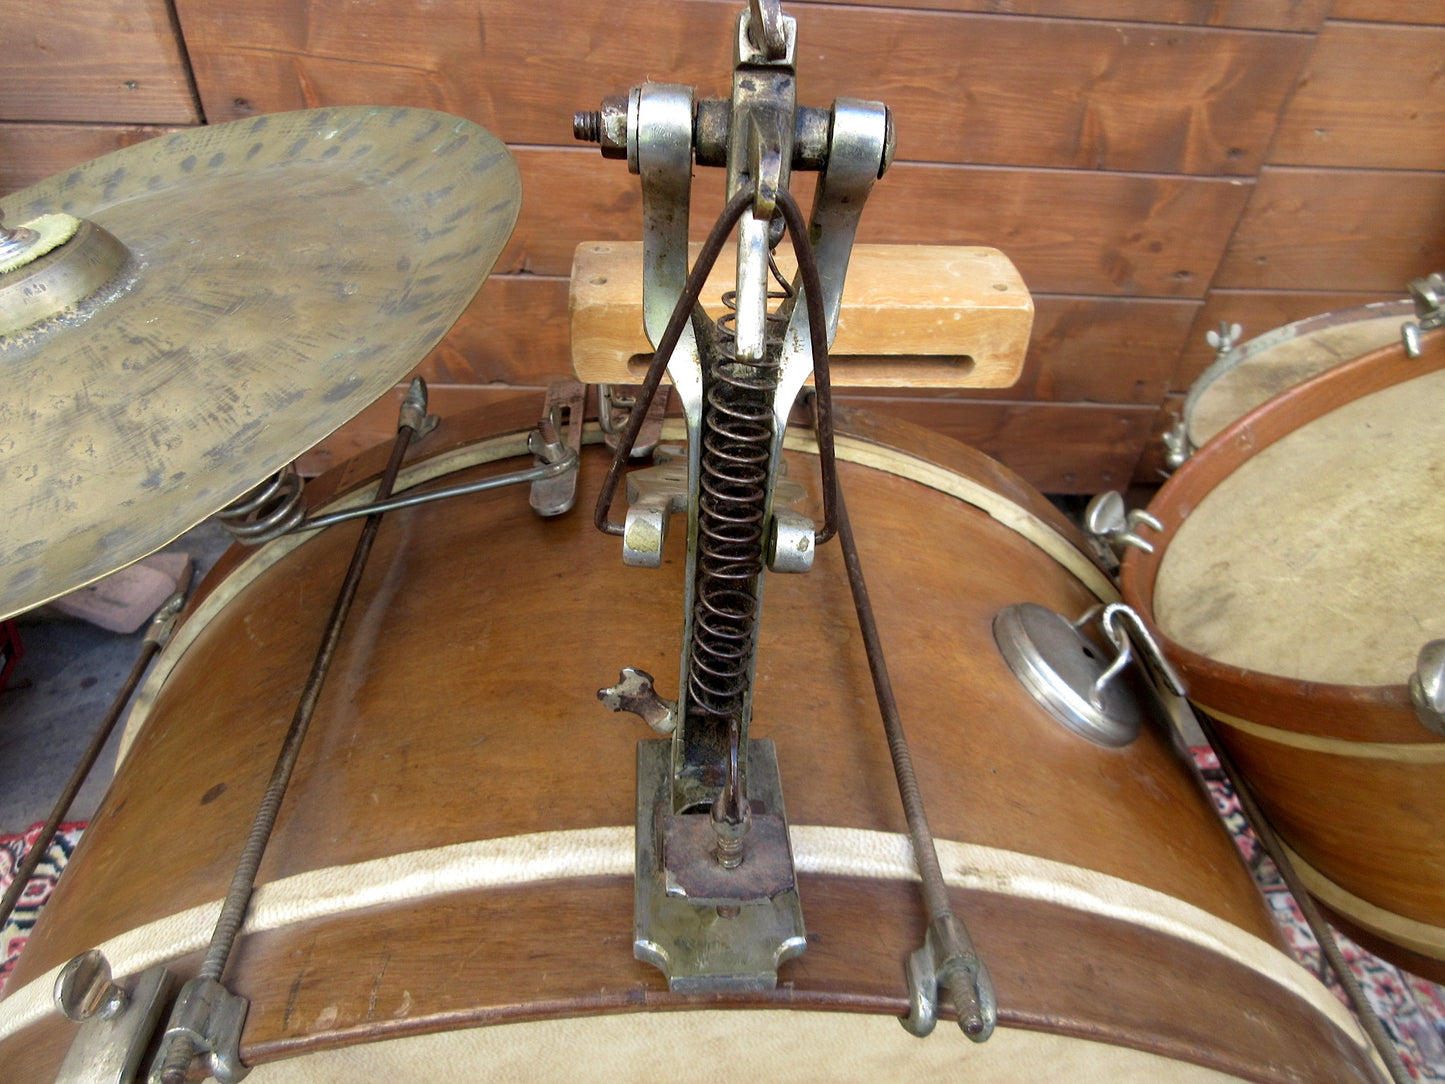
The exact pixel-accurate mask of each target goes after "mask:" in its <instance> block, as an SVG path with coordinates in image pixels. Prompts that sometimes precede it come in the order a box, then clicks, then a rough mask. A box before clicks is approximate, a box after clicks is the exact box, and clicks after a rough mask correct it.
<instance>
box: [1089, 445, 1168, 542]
mask: <svg viewBox="0 0 1445 1084" xmlns="http://www.w3.org/2000/svg"><path fill="white" fill-rule="evenodd" d="M1181 462H1182V461H1181ZM1144 527H1148V528H1149V529H1150V530H1152V531H1162V530H1163V529H1164V524H1162V523H1160V522H1159V520H1158V519H1157V518H1155V517H1154V516H1152V515H1150V514H1149V513H1148V512H1146V511H1144V509H1142V508H1135V509H1132V510H1126V509H1125V507H1124V496H1123V494H1121V493H1119V492H1118V491H1117V490H1112V489H1110V490H1106V491H1105V492H1103V493H1099V494H1096V495H1095V496H1094V499H1093V500H1091V501H1090V502H1089V506H1088V507H1087V508H1086V509H1085V510H1084V530H1085V532H1086V533H1087V534H1088V536H1089V538H1090V539H1092V540H1093V541H1094V543H1095V545H1096V547H1097V548H1099V549H1100V550H1101V551H1102V554H1103V555H1106V556H1109V557H1111V558H1112V559H1113V563H1114V564H1117V563H1118V560H1119V559H1120V558H1122V557H1123V556H1124V551H1125V550H1127V549H1129V548H1131V547H1132V548H1134V549H1138V550H1143V551H1144V552H1145V553H1153V552H1154V543H1152V542H1150V541H1149V540H1148V539H1147V538H1145V537H1144V536H1143V535H1142V534H1140V533H1139V532H1140V529H1141V528H1144Z"/></svg>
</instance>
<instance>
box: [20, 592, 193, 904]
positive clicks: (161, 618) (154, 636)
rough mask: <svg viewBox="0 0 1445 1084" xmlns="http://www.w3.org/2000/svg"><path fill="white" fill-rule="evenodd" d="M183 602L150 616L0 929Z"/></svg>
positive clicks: (24, 867) (174, 599)
mask: <svg viewBox="0 0 1445 1084" xmlns="http://www.w3.org/2000/svg"><path fill="white" fill-rule="evenodd" d="M185 601H186V593H185V590H184V589H182V590H180V591H177V592H176V593H175V594H174V595H172V596H171V597H170V598H168V599H167V600H166V604H165V605H164V606H162V607H161V608H160V609H159V610H158V611H157V612H156V615H155V616H154V617H152V618H151V621H150V627H149V628H147V629H146V634H145V638H144V640H143V641H142V643H141V651H140V657H139V658H137V659H136V661H135V665H134V666H132V667H131V671H130V674H129V676H128V677H127V678H126V679H125V684H123V685H122V686H121V688H120V691H119V692H118V693H116V694H115V699H114V700H112V701H111V703H110V710H109V711H107V712H106V715H105V719H104V720H103V721H102V722H101V724H100V727H99V729H97V730H96V732H95V736H94V737H92V738H91V739H90V745H89V746H87V747H86V750H85V752H84V753H83V754H82V755H81V758H80V761H79V763H77V764H76V766H75V770H74V771H72V772H71V773H70V780H69V782H67V783H66V784H65V790H63V791H62V792H61V795H60V797H59V798H58V799H56V802H55V807H54V808H53V809H51V811H50V819H49V820H47V821H46V822H45V827H43V828H41V829H40V835H39V837H38V838H37V839H36V840H35V843H34V845H33V846H31V848H30V850H29V851H28V852H27V853H26V855H25V860H24V861H23V862H21V863H20V866H19V868H18V869H16V871H15V879H14V880H13V881H11V882H10V887H9V888H8V889H6V890H5V896H4V898H3V899H0V928H3V927H4V925H5V923H6V922H8V921H10V915H11V914H12V913H13V912H14V910H15V905H16V904H17V903H19V902H20V895H21V893H23V892H24V891H25V884H26V882H27V881H29V880H30V878H31V877H33V876H35V870H36V867H38V866H39V865H40V862H41V860H42V859H43V858H44V857H45V852H46V851H47V850H49V849H50V842H51V840H53V839H54V838H55V832H56V830H57V829H58V828H59V827H60V822H61V821H63V820H64V819H65V814H66V813H68V812H69V811H70V805H71V803H72V802H74V801H75V796H76V795H77V794H79V793H80V788H81V786H82V785H83V784H84V783H85V780H86V777H87V776H88V775H90V770H91V769H92V768H94V767H95V762H96V761H97V760H98V759H99V758H100V754H101V752H102V750H104V749H105V743H106V741H107V740H109V738H110V735H111V731H113V730H114V729H115V724H116V723H117V722H118V721H119V720H120V717H121V714H122V713H123V712H124V711H125V706H126V705H127V704H129V703H130V698H131V696H132V695H133V694H134V693H135V690H136V686H137V685H139V684H140V679H141V678H142V677H143V676H144V675H145V672H146V667H147V666H149V665H150V662H151V660H152V659H153V658H155V657H156V652H158V651H159V650H160V649H161V648H162V647H164V646H165V643H166V641H167V640H168V639H170V635H171V629H172V628H174V627H175V622H176V615H177V614H179V613H180V612H181V607H182V606H183V605H184V604H185Z"/></svg>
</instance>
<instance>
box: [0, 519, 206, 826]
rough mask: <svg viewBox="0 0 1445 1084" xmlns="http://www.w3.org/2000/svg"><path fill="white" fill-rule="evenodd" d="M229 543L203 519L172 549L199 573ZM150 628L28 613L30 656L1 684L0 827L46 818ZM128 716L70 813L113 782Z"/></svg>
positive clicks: (87, 813)
mask: <svg viewBox="0 0 1445 1084" xmlns="http://www.w3.org/2000/svg"><path fill="white" fill-rule="evenodd" d="M229 544H230V540H229V538H228V536H227V535H226V533H225V531H224V530H223V529H222V528H221V527H220V526H218V525H216V524H214V523H210V522H208V523H204V524H202V525H201V526H200V527H198V528H196V529H195V530H194V531H191V532H189V533H188V534H185V535H182V536H181V537H180V538H178V539H177V540H176V541H175V542H172V543H171V544H170V545H169V546H167V547H166V549H167V550H173V551H179V552H182V553H189V554H190V555H191V557H192V559H193V560H194V561H195V563H196V569H197V571H196V576H197V580H199V577H200V575H201V574H203V573H204V571H205V570H206V569H208V568H210V566H211V565H212V564H213V563H214V562H215V560H216V558H217V557H218V556H220V554H221V553H222V552H223V551H224V550H225V549H226V547H227V546H228V545H229ZM144 635H145V629H144V627H142V629H141V630H140V631H138V632H134V633H131V634H130V635H125V636H123V635H119V634H117V633H113V632H107V631H105V630H104V629H99V628H96V627H95V626H94V625H89V624H86V623H85V622H83V621H78V620H74V619H70V618H52V617H43V616H38V615H25V616H23V617H21V618H20V638H21V641H22V643H23V644H24V647H25V656H24V658H22V659H21V660H20V662H19V663H18V664H17V665H16V667H15V670H14V672H13V673H12V674H11V675H10V681H9V686H8V688H6V690H5V691H4V692H0V835H9V834H14V833H16V832H21V831H24V830H25V829H26V828H28V827H30V826H31V825H32V824H35V823H36V822H37V821H43V820H45V819H46V818H47V817H48V816H49V815H50V810H51V808H52V807H53V806H54V805H55V802H56V799H57V798H58V797H59V796H60V793H61V791H63V790H64V789H65V784H66V781H67V780H68V779H69V778H70V775H71V772H72V771H73V770H74V769H75V765H76V764H77V763H78V762H79V760H80V758H81V755H82V754H83V753H84V752H85V750H86V748H87V747H88V746H89V745H90V742H91V739H92V738H93V737H94V735H95V733H96V731H97V730H98V729H99V727H100V725H101V723H102V722H103V721H104V719H105V714H106V711H107V710H108V709H109V708H110V704H111V701H112V700H113V699H114V698H115V694H116V692H117V691H118V690H119V689H120V687H121V685H122V684H123V683H124V681H125V679H126V676H127V675H128V674H129V673H130V671H131V668H132V667H133V666H134V665H135V661H136V659H137V658H138V657H139V655H140V651H141V641H142V639H143V637H144ZM124 725H125V724H124V720H122V721H121V723H120V724H118V725H117V726H116V728H115V730H114V732H113V733H112V734H111V737H110V741H109V742H108V743H107V745H106V749H105V752H103V753H102V754H101V757H100V759H99V760H98V761H97V762H96V765H95V768H94V769H93V770H92V771H91V773H90V777H89V778H88V779H87V780H86V783H85V785H84V786H83V787H82V788H81V791H80V794H79V795H78V796H77V798H76V800H75V802H74V804H73V805H72V806H71V809H70V812H69V813H68V814H67V815H66V819H67V820H72V821H76V820H88V819H90V817H91V816H93V815H94V813H95V810H96V808H97V807H98V806H99V804H100V800H101V798H103V797H104V795H105V791H106V788H107V787H108V786H109V785H110V777H111V774H112V773H113V772H114V770H115V755H116V748H117V746H118V745H119V742H120V734H121V731H122V729H123V728H124Z"/></svg>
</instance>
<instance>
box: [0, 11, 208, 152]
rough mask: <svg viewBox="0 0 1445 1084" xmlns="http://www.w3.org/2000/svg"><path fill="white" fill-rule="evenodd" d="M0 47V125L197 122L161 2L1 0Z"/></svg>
mask: <svg viewBox="0 0 1445 1084" xmlns="http://www.w3.org/2000/svg"><path fill="white" fill-rule="evenodd" d="M0 48H3V49H4V53H5V62H4V63H3V64H0V120H48V121H101V122H107V123H117V122H124V123H129V124H195V123H196V122H198V121H199V120H200V115H199V114H198V112H197V111H196V104H195V95H194V94H193V92H192V89H191V84H190V78H189V76H188V74H187V72H186V68H185V62H184V60H183V58H182V53H181V46H180V42H179V40H178V39H177V38H176V35H175V32H174V29H173V26H172V23H171V13H170V5H169V3H168V2H167V0H66V2H65V3H54V2H50V0H6V4H5V15H4V20H3V22H0Z"/></svg>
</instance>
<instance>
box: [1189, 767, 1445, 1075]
mask: <svg viewBox="0 0 1445 1084" xmlns="http://www.w3.org/2000/svg"><path fill="white" fill-rule="evenodd" d="M1192 752H1193V754H1194V762H1195V763H1196V764H1197V765H1198V766H1199V769H1200V771H1201V772H1202V773H1203V775H1204V779H1205V781H1206V782H1207V783H1208V784H1209V793H1210V797H1212V798H1213V799H1214V806H1215V808H1216V809H1217V810H1218V811H1219V815H1220V816H1221V817H1222V818H1223V819H1224V823H1225V824H1226V825H1228V826H1229V830H1230V833H1231V834H1232V835H1233V836H1234V842H1235V843H1236V844H1238V846H1239V850H1240V853H1241V854H1243V855H1244V860H1245V862H1246V863H1247V864H1248V865H1249V868H1250V870H1251V871H1252V872H1253V873H1254V878H1255V880H1256V881H1258V882H1259V886H1260V888H1261V889H1263V890H1264V898H1265V900H1266V901H1267V902H1268V903H1269V906H1270V910H1271V911H1273V913H1274V917H1275V919H1276V921H1278V922H1279V925H1280V928H1281V929H1282V930H1283V931H1284V934H1285V938H1286V939H1287V940H1288V942H1289V945H1290V948H1291V949H1293V950H1294V954H1295V956H1296V958H1297V959H1298V960H1299V961H1300V963H1302V964H1304V966H1305V967H1307V968H1309V969H1310V970H1311V971H1313V972H1314V973H1315V974H1316V975H1323V976H1324V978H1325V981H1326V983H1327V984H1328V986H1329V988H1330V989H1331V990H1333V991H1334V992H1335V994H1336V995H1337V996H1338V997H1339V999H1340V1000H1341V1001H1343V1002H1345V1004H1346V1005H1348V1004H1349V1002H1348V1000H1347V999H1346V997H1345V995H1344V992H1343V991H1342V990H1341V989H1340V984H1339V980H1337V979H1336V978H1335V976H1334V972H1333V971H1331V970H1330V969H1329V968H1328V967H1325V966H1323V961H1322V954H1321V952H1320V946H1319V943H1318V942H1317V941H1316V940H1315V936H1314V934H1313V933H1311V932H1310V928H1309V924H1308V923H1306V922H1305V919H1304V915H1303V914H1302V913H1301V912H1300V909H1299V904H1298V903H1296V902H1295V898H1294V896H1293V895H1291V894H1290V891H1289V889H1288V888H1286V887H1285V883H1284V879H1283V878H1282V877H1281V876H1280V873H1279V870H1278V869H1277V868H1276V867H1275V864H1274V862H1273V861H1271V860H1270V857H1269V856H1268V855H1267V854H1265V853H1264V848H1263V847H1261V846H1260V843H1259V840H1258V839H1256V838H1255V835H1254V833H1253V832H1252V831H1251V830H1250V829H1249V826H1248V825H1247V824H1246V823H1245V819H1244V814H1243V813H1242V812H1240V808H1239V799H1238V798H1237V797H1236V796H1235V793H1234V790H1233V788H1231V787H1230V785H1229V783H1228V781H1227V780H1226V779H1225V777H1224V773H1223V772H1222V771H1221V770H1220V768H1219V761H1218V760H1217V759H1216V758H1215V755H1214V751H1213V750H1212V749H1210V748H1208V747H1207V746H1205V747H1202V748H1195V749H1193V750H1192ZM1335 940H1336V941H1337V942H1338V943H1339V946H1340V953H1341V955H1343V956H1344V958H1345V962H1346V963H1348V964H1349V966H1350V970H1351V971H1352V972H1354V975H1355V979H1356V980H1357V981H1358V982H1359V984H1360V988H1361V989H1362V990H1363V991H1364V993H1365V997H1366V998H1368V999H1369V1002H1370V1005H1371V1006H1372V1007H1373V1008H1374V1010H1375V1012H1376V1014H1378V1016H1379V1017H1380V1021H1381V1023H1383V1024H1384V1025H1385V1030H1386V1031H1387V1032H1388V1033H1389V1035H1390V1037H1391V1038H1392V1039H1393V1040H1394V1041H1395V1047H1396V1049H1398V1050H1399V1051H1400V1060H1401V1061H1402V1062H1404V1064H1405V1068H1406V1069H1408V1070H1409V1071H1410V1075H1411V1076H1413V1077H1414V1078H1415V1079H1416V1080H1421V1081H1436V1080H1438V1081H1445V990H1442V989H1441V988H1440V987H1439V986H1436V985H1435V984H1434V983H1432V982H1426V981H1425V980H1424V979H1422V978H1419V977H1418V976H1416V975H1412V974H1410V973H1409V972H1407V971H1401V970H1400V969H1399V968H1398V967H1396V966H1394V965H1393V964H1388V963H1386V962H1385V961H1384V960H1381V959H1379V958H1378V957H1376V956H1373V955H1371V954H1370V953H1368V952H1366V951H1365V950H1364V949H1362V948H1360V947H1359V946H1358V945H1356V944H1354V943H1353V942H1352V941H1350V939H1349V938H1347V937H1346V936H1345V935H1344V934H1342V933H1340V932H1339V931H1338V930H1336V931H1335Z"/></svg>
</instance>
